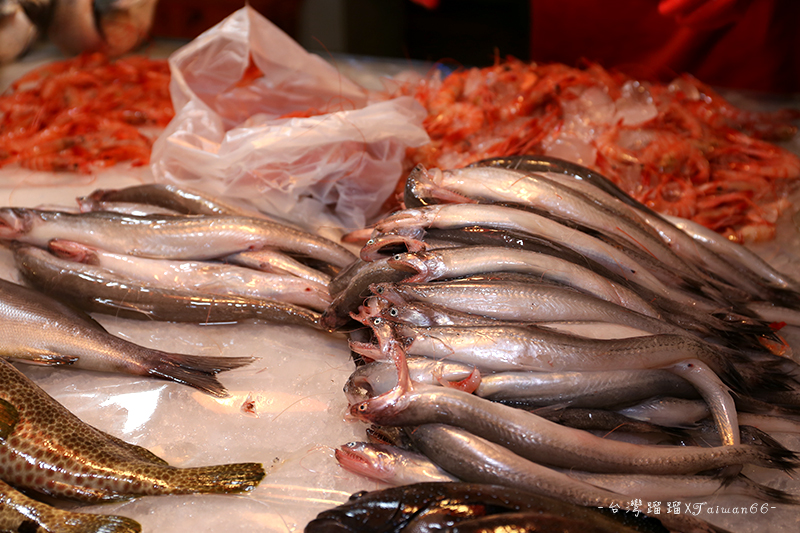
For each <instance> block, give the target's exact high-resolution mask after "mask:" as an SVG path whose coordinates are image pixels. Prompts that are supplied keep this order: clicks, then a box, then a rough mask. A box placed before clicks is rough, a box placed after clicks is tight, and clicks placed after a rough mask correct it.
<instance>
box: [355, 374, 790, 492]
mask: <svg viewBox="0 0 800 533" xmlns="http://www.w3.org/2000/svg"><path fill="white" fill-rule="evenodd" d="M390 394H392V393H390ZM373 402H374V405H371V403H373ZM350 412H351V413H352V414H353V415H355V416H357V417H359V418H361V419H362V420H365V421H368V422H372V423H375V424H379V425H388V426H417V425H420V424H448V425H452V426H457V427H459V428H462V429H464V430H466V431H469V432H470V433H473V434H475V435H481V436H482V437H483V438H485V439H487V440H490V441H492V442H494V443H497V444H501V445H502V446H504V447H506V448H508V449H509V450H511V451H513V452H514V453H515V454H518V455H521V456H523V457H525V458H527V459H529V460H531V461H536V462H540V463H542V464H547V465H552V466H556V467H561V468H576V469H580V470H587V471H591V472H608V473H623V472H633V473H640V474H694V473H697V472H702V471H704V470H712V469H715V468H720V467H723V466H729V465H741V464H745V463H755V464H759V465H761V466H767V467H777V468H794V467H795V466H796V465H797V457H796V456H795V455H794V454H793V453H791V452H788V451H786V450H784V449H781V450H777V449H772V448H768V447H756V446H748V445H738V446H720V447H708V448H705V447H697V446H644V445H638V444H630V443H626V442H620V441H609V440H606V439H603V438H601V437H596V436H594V435H592V434H590V433H587V432H586V431H582V430H578V429H572V428H567V427H564V426H561V425H559V424H557V423H554V422H550V421H549V420H546V419H544V418H542V417H540V416H537V415H535V414H534V413H531V412H527V411H523V410H521V409H516V408H513V407H508V406H506V405H502V404H499V403H496V402H492V401H489V400H486V399H483V398H479V397H477V396H475V395H473V394H469V393H466V392H463V391H459V390H455V389H450V388H445V387H425V388H420V389H412V390H408V391H405V392H404V393H402V394H394V395H393V396H391V397H390V396H388V395H385V396H384V398H381V397H377V398H374V399H370V400H367V401H365V402H362V403H359V404H356V405H353V406H351V409H350ZM440 466H442V465H441V464H440ZM444 468H445V470H447V468H446V467H444ZM451 473H454V474H456V475H459V474H458V473H456V472H452V471H451ZM459 477H461V476H460V475H459Z"/></svg>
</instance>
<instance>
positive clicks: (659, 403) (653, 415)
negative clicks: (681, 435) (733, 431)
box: [619, 396, 710, 427]
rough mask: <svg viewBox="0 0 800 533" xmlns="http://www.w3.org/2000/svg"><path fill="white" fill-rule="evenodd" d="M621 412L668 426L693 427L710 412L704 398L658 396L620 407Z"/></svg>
mask: <svg viewBox="0 0 800 533" xmlns="http://www.w3.org/2000/svg"><path fill="white" fill-rule="evenodd" d="M619 412H620V413H622V414H624V415H625V416H629V417H631V418H635V419H637V420H644V421H647V422H651V423H653V424H658V425H660V426H668V427H691V426H693V425H694V424H696V423H697V422H698V421H700V420H702V419H704V418H706V417H707V416H708V415H709V414H710V409H709V408H708V404H707V403H706V402H705V401H702V400H691V399H684V398H672V397H669V396H667V397H657V398H651V399H650V400H648V401H644V402H642V403H639V404H637V405H632V406H630V407H625V408H623V409H620V411H619Z"/></svg>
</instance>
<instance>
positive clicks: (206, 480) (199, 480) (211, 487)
mask: <svg viewBox="0 0 800 533" xmlns="http://www.w3.org/2000/svg"><path fill="white" fill-rule="evenodd" d="M179 471H180V478H181V479H182V480H185V483H181V485H180V486H178V487H176V489H177V490H176V491H174V492H173V493H174V494H185V493H192V492H200V493H217V494H219V493H231V492H248V491H251V490H253V489H254V488H255V487H256V486H257V485H258V484H259V483H260V482H261V480H262V479H264V476H265V475H266V472H265V471H264V466H263V465H261V464H260V463H237V464H228V465H215V466H201V467H196V468H181V469H179Z"/></svg>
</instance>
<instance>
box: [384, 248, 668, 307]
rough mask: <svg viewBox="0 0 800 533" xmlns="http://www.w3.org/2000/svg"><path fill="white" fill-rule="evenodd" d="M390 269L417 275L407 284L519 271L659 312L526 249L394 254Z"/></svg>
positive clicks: (628, 293) (591, 274) (623, 290)
mask: <svg viewBox="0 0 800 533" xmlns="http://www.w3.org/2000/svg"><path fill="white" fill-rule="evenodd" d="M388 263H389V265H390V266H392V267H394V268H397V269H399V270H404V271H407V272H409V271H410V272H417V275H416V276H412V277H409V278H408V281H410V282H417V281H434V280H438V279H443V278H456V277H464V276H471V275H474V274H483V273H487V272H518V273H524V274H537V275H541V276H542V277H543V278H544V279H546V280H548V281H553V282H557V283H562V284H564V285H568V286H570V287H574V288H575V289H577V290H581V291H583V292H585V293H587V294H591V295H593V296H596V297H597V298H600V299H602V300H606V301H609V302H613V303H616V304H618V305H621V306H623V307H627V308H628V309H631V310H634V311H636V312H639V313H642V314H645V315H648V316H651V317H658V316H659V313H658V312H657V311H656V310H655V309H653V307H652V306H651V305H650V304H648V303H647V302H645V301H644V300H643V299H642V298H641V297H639V296H638V295H637V294H636V293H634V292H633V291H631V290H630V289H628V288H626V287H623V286H621V285H619V284H617V283H614V282H612V281H609V280H608V279H607V278H605V277H603V276H600V275H598V274H596V273H594V272H592V271H591V270H589V269H587V268H584V267H582V266H580V265H577V264H575V263H571V262H568V261H564V260H562V259H559V258H556V257H553V256H550V255H546V254H540V253H535V252H528V251H525V250H512V249H506V248H498V247H494V246H472V247H468V248H453V249H446V250H432V251H428V252H419V253H406V254H396V255H395V256H393V257H392V258H390V259H389V260H388Z"/></svg>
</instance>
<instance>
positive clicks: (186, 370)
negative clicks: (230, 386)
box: [149, 353, 257, 398]
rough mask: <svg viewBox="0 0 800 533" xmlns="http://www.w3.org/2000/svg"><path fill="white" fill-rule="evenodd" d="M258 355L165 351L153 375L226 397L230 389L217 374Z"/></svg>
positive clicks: (250, 360)
mask: <svg viewBox="0 0 800 533" xmlns="http://www.w3.org/2000/svg"><path fill="white" fill-rule="evenodd" d="M256 359H257V358H256V357H203V356H199V355H186V354H172V353H163V354H162V356H161V359H160V361H159V362H158V363H157V365H156V367H155V368H152V369H151V370H150V371H149V374H150V375H152V376H158V377H160V378H162V379H166V380H169V381H175V382H177V383H183V384H184V385H189V386H190V387H194V388H196V389H198V390H200V391H203V392H206V393H208V394H211V395H212V396H217V397H219V398H225V397H227V396H228V391H226V390H225V387H223V386H222V384H221V383H220V382H219V381H218V380H217V378H216V377H215V375H216V374H218V373H220V372H225V371H227V370H233V369H234V368H239V367H242V366H245V365H249V364H250V363H252V362H253V361H255V360H256Z"/></svg>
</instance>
